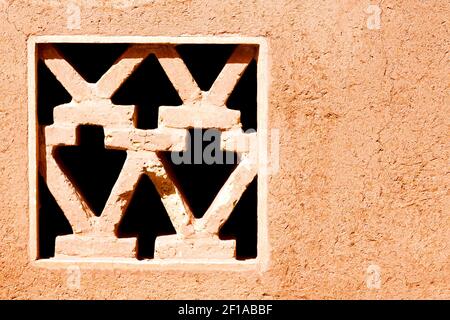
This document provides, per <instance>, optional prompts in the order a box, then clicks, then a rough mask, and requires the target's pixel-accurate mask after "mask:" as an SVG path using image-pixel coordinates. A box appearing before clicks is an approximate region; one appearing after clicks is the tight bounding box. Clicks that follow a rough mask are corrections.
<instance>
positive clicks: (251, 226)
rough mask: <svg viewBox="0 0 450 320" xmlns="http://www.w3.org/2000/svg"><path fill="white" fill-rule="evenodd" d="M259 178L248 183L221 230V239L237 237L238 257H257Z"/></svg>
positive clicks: (239, 258)
mask: <svg viewBox="0 0 450 320" xmlns="http://www.w3.org/2000/svg"><path fill="white" fill-rule="evenodd" d="M257 203H258V178H257V177H255V179H254V180H253V181H252V182H251V183H250V184H249V185H248V187H247V189H246V190H245V191H244V193H243V194H242V196H241V198H240V199H239V201H238V203H237V205H236V207H234V210H233V212H232V213H231V215H230V217H229V218H228V220H227V222H225V224H224V225H223V226H222V228H221V229H220V232H219V237H220V238H221V239H236V259H238V260H245V259H253V258H256V255H257V229H258V217H257Z"/></svg>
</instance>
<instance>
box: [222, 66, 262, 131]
mask: <svg viewBox="0 0 450 320" xmlns="http://www.w3.org/2000/svg"><path fill="white" fill-rule="evenodd" d="M226 105H227V107H228V108H230V109H234V110H239V111H240V112H241V123H242V129H243V130H244V131H246V130H248V129H254V130H257V129H258V128H257V121H256V120H257V65H256V60H255V59H253V60H252V61H251V62H250V64H249V65H248V67H247V69H245V72H244V74H243V75H242V77H241V78H240V79H239V82H238V83H237V84H236V87H235V88H234V90H233V92H232V93H231V95H230V97H229V98H228V101H227V103H226Z"/></svg>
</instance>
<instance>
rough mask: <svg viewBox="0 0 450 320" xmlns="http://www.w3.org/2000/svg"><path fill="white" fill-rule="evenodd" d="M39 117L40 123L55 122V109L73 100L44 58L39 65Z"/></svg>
mask: <svg viewBox="0 0 450 320" xmlns="http://www.w3.org/2000/svg"><path fill="white" fill-rule="evenodd" d="M37 74H38V82H37V83H38V85H37V86H38V87H37V117H38V122H39V124H40V125H50V124H52V123H53V109H54V108H55V107H56V106H58V105H60V104H63V103H68V102H70V101H71V100H72V97H71V95H70V94H69V93H68V92H67V90H66V89H65V88H64V87H63V85H62V84H61V83H60V82H59V81H58V80H57V79H56V77H55V75H54V74H53V73H52V72H51V71H50V70H49V69H48V68H47V66H46V65H45V63H44V62H43V61H42V60H39V62H38V67H37Z"/></svg>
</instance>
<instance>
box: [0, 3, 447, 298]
mask: <svg viewBox="0 0 450 320" xmlns="http://www.w3.org/2000/svg"><path fill="white" fill-rule="evenodd" d="M81 2H83V1H81ZM54 3H55V2H54V1H48V2H47V1H8V0H6V1H0V8H1V10H0V19H1V31H0V37H1V46H0V62H1V66H2V68H1V71H0V73H1V77H0V91H1V93H2V94H1V98H0V101H1V103H0V108H1V109H0V121H1V125H0V139H1V140H0V151H1V153H0V157H1V159H0V165H1V179H0V183H1V184H0V194H1V202H0V212H1V217H0V219H1V221H0V297H1V298H160V299H161V298H162V299H164V298H218V299H221V298H306V299H308V298H450V258H449V252H450V244H449V242H450V215H449V194H448V186H449V182H450V181H449V176H448V171H449V170H448V168H449V147H450V146H449V139H448V132H449V121H448V119H449V118H450V110H449V105H450V99H449V82H450V79H449V67H450V66H449V58H450V57H449V52H448V48H449V40H448V39H449V25H448V18H449V16H450V4H449V3H448V2H447V1H439V0H427V1H419V0H408V1H380V2H376V4H378V5H379V7H380V8H381V10H382V14H381V25H380V28H379V29H373V30H371V29H368V28H367V19H368V16H369V15H368V14H367V13H366V12H365V10H366V9H367V7H368V5H369V4H370V3H369V1H350V0H349V1H315V0H314V1H313V0H306V1H287V0H286V1H175V0H154V1H147V2H145V1H139V2H136V3H137V4H138V5H137V6H135V7H134V6H131V7H125V8H124V7H113V6H112V5H111V4H110V3H108V2H104V3H102V2H100V1H94V4H95V6H94V7H92V8H88V7H86V4H82V6H81V24H80V27H81V29H79V30H78V29H75V30H68V29H67V15H66V12H67V3H66V1H61V3H62V4H60V5H55V4H54ZM51 34H101V35H136V34H138V35H152V36H161V35H166V36H178V35H197V34H203V35H205V34H208V35H224V34H234V35H243V36H263V37H266V39H267V41H268V45H269V54H270V56H269V59H270V64H269V70H268V72H269V76H270V78H269V79H270V88H269V127H270V128H277V129H279V130H280V148H279V149H280V170H279V172H278V173H277V174H274V175H273V176H272V177H271V178H270V180H269V186H268V187H269V197H268V217H269V226H268V228H269V241H270V245H271V256H270V264H269V268H268V269H267V270H266V271H260V272H254V271H229V270H226V268H222V269H221V270H213V269H212V268H211V269H209V268H204V269H203V270H174V269H170V270H162V269H159V270H140V269H137V268H127V269H123V268H118V267H115V266H113V265H112V266H109V267H104V268H102V269H99V268H95V267H89V266H82V267H81V269H80V270H81V278H80V286H79V287H74V286H71V285H68V271H67V269H66V268H51V269H49V268H37V267H35V266H32V265H31V264H30V262H29V257H28V253H27V246H28V211H29V208H28V187H27V186H28V181H27V180H28V173H27V161H28V159H27V158H28V156H27V155H28V153H27V50H26V41H27V39H28V37H29V36H30V35H51ZM371 265H372V266H373V265H376V266H378V267H379V270H380V272H381V283H380V285H379V289H376V288H374V287H372V288H368V286H367V283H366V277H367V269H368V267H369V266H371ZM369 287H370V286H369Z"/></svg>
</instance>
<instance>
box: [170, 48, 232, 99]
mask: <svg viewBox="0 0 450 320" xmlns="http://www.w3.org/2000/svg"><path fill="white" fill-rule="evenodd" d="M235 48H236V45H234V44H182V45H178V46H177V47H176V49H177V51H178V53H179V54H180V56H181V58H182V59H183V61H184V63H185V64H186V66H187V68H188V69H189V71H190V72H191V74H192V76H193V77H194V79H195V81H196V82H197V84H198V86H199V88H200V89H201V90H203V91H208V90H209V89H210V88H211V86H212V84H213V83H214V81H215V80H216V79H217V76H218V75H219V73H220V72H221V71H222V69H223V67H224V66H225V64H226V62H227V60H228V58H229V57H230V56H231V54H232V53H233V50H234V49H235Z"/></svg>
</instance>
